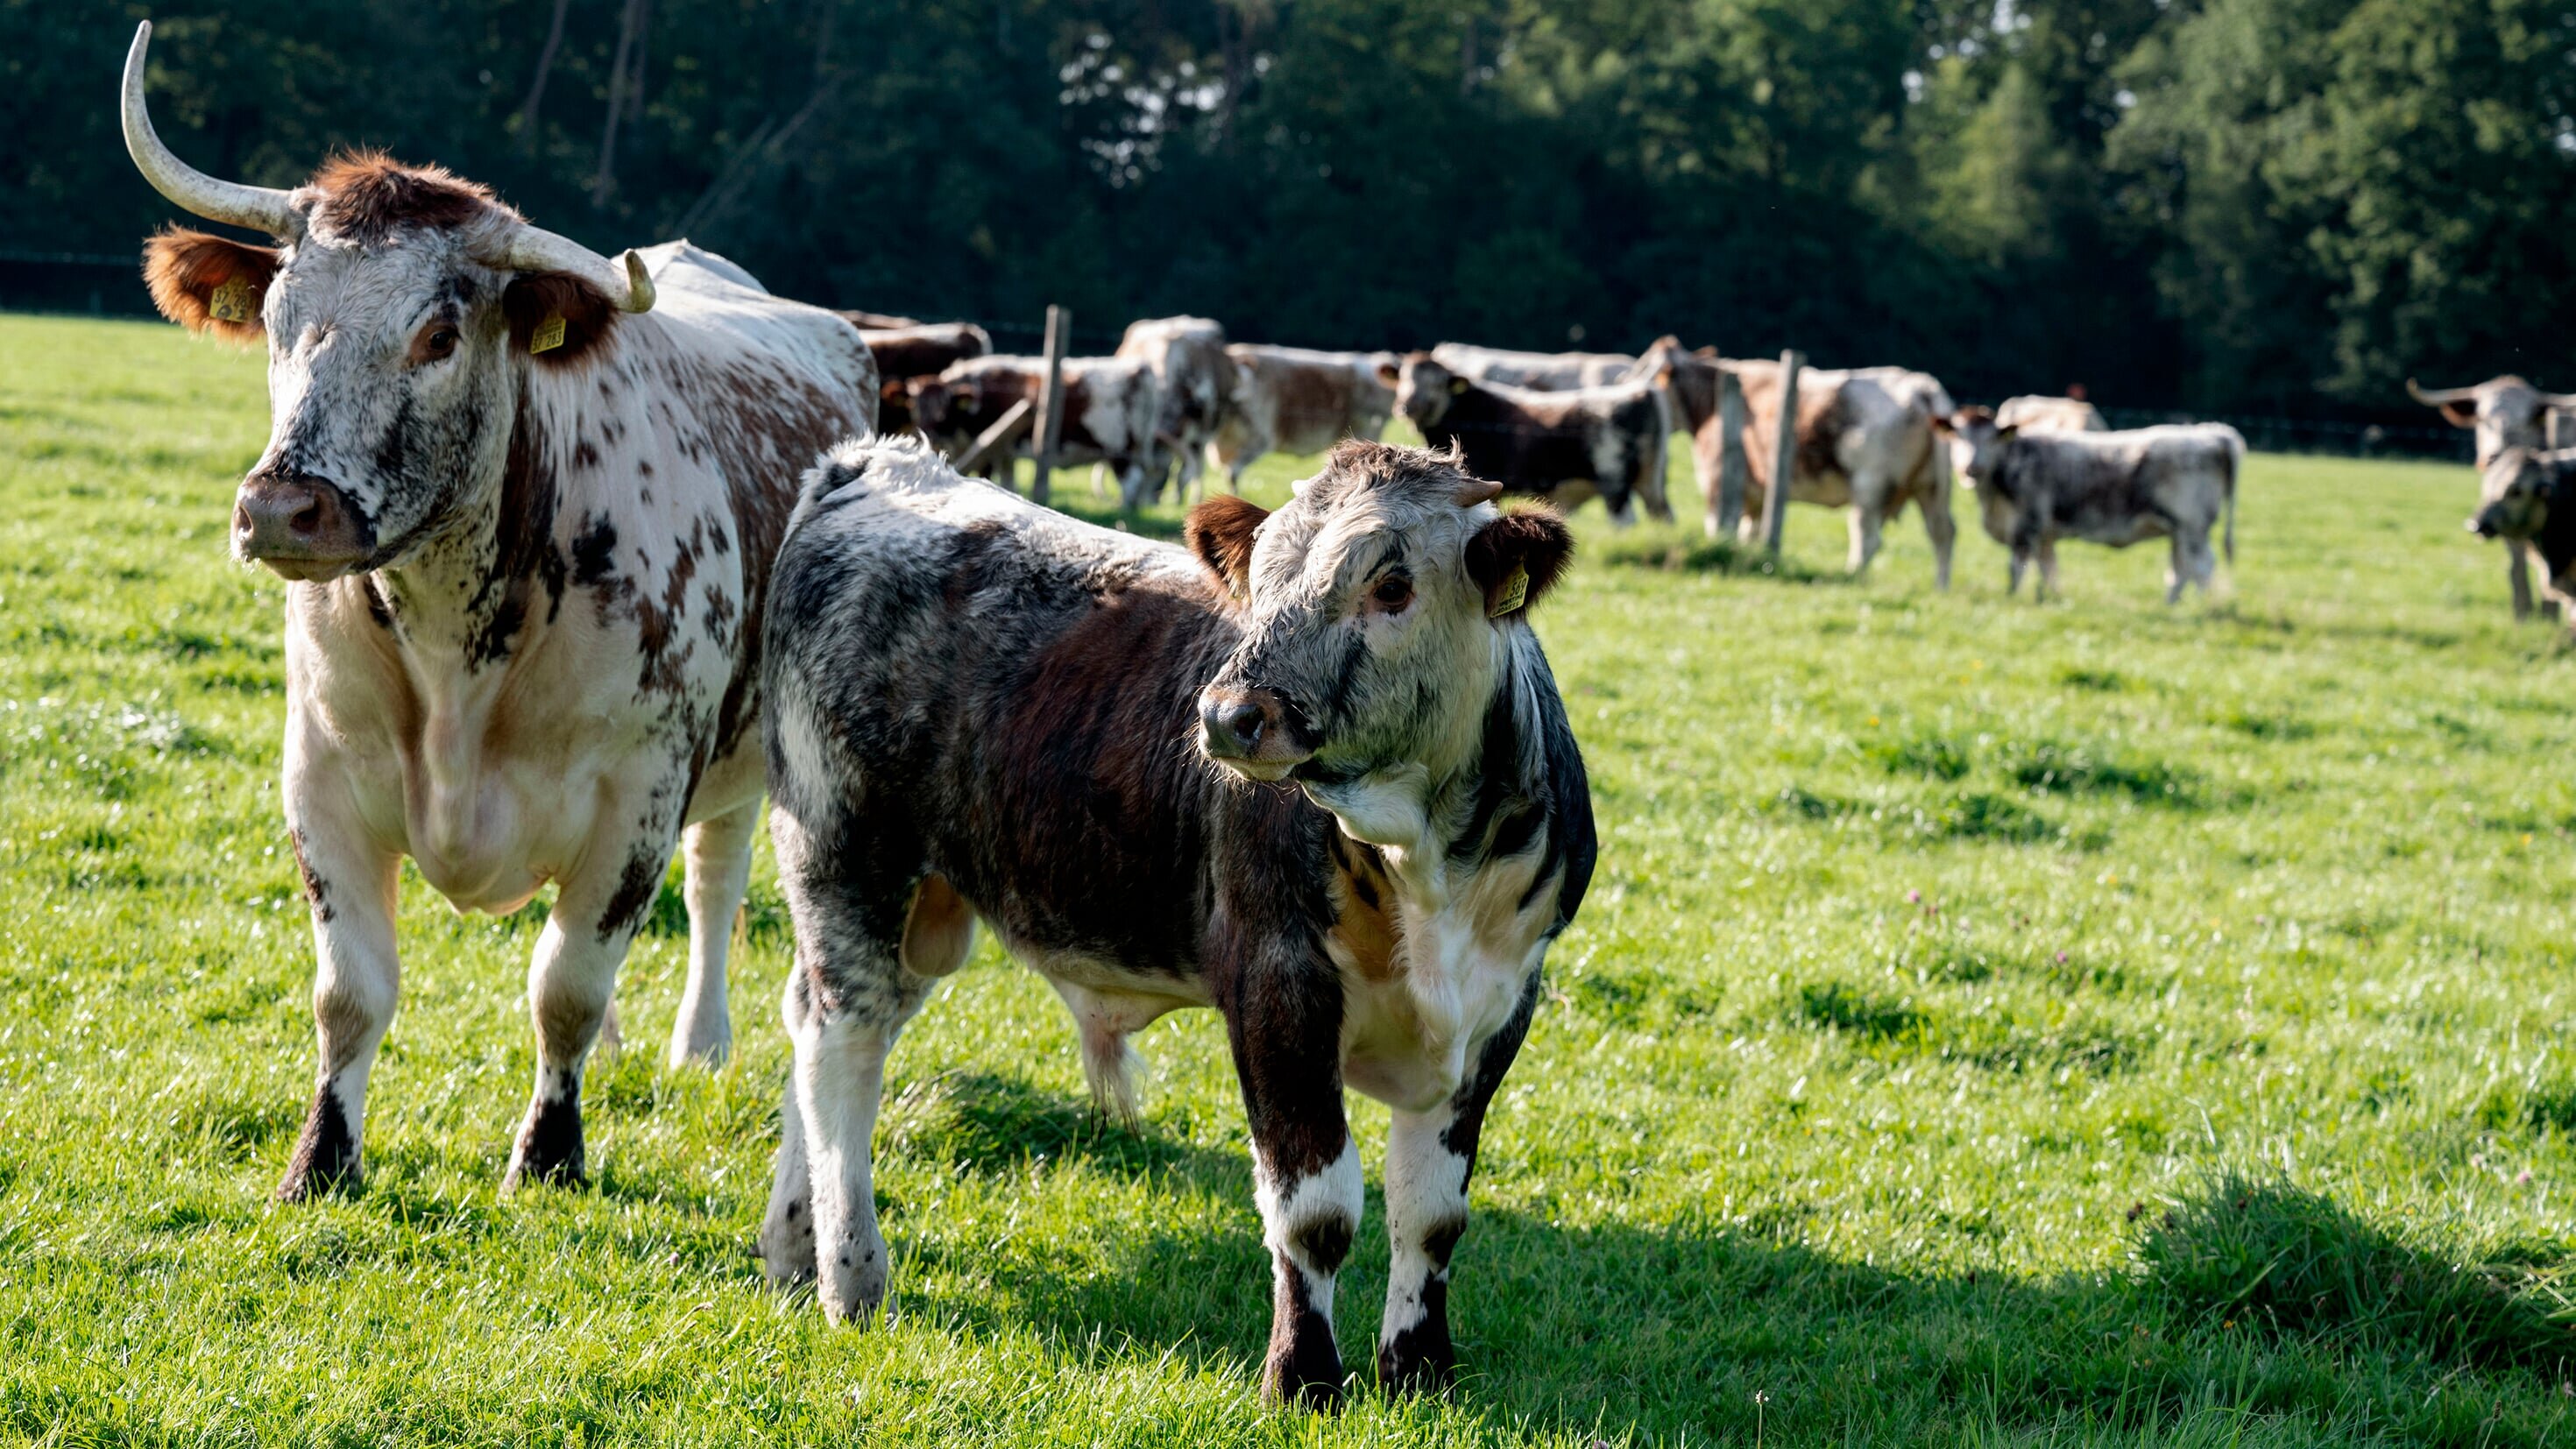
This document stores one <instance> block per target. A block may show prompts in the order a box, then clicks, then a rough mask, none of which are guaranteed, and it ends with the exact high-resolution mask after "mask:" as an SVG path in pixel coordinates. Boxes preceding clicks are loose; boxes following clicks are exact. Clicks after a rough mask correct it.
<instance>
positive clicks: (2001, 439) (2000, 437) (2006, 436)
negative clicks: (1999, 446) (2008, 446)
mask: <svg viewBox="0 0 2576 1449" xmlns="http://www.w3.org/2000/svg"><path fill="white" fill-rule="evenodd" d="M2020 436H2021V424H2019V423H2015V424H2013V425H2012V426H2011V427H2008V428H1997V429H1995V441H1996V442H1998V443H2009V442H2011V441H2012V440H2013V439H2015V438H2018V437H2020Z"/></svg>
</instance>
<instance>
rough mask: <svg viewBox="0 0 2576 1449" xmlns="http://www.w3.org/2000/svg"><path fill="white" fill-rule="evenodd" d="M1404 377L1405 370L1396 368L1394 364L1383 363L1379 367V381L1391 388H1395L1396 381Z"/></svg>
mask: <svg viewBox="0 0 2576 1449" xmlns="http://www.w3.org/2000/svg"><path fill="white" fill-rule="evenodd" d="M1403 376H1404V369H1403V368H1401V367H1398V366H1396V365H1395V364H1394V363H1392V362H1381V363H1379V364H1378V365H1377V380H1378V381H1380V382H1382V383H1385V384H1386V385H1387V386H1389V387H1393V386H1394V385H1395V384H1396V381H1397V380H1398V379H1400V378H1402V377H1403Z"/></svg>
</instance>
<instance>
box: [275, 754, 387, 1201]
mask: <svg viewBox="0 0 2576 1449" xmlns="http://www.w3.org/2000/svg"><path fill="white" fill-rule="evenodd" d="M304 773H305V772H304V771H302V770H301V769H299V768H298V766H297V763H296V758H295V756H294V755H293V754H292V753H290V756H289V760H288V768H287V787H286V792H287V831H288V838H289V839H290V840H291V841H292V843H293V845H294V847H295V863H296V866H297V868H298V869H299V870H300V871H301V872H302V874H303V877H304V895H305V901H306V905H307V907H308V909H309V910H310V912H311V914H312V918H313V949H314V973H313V1027H314V1035H315V1038H316V1041H317V1044H318V1046H319V1047H320V1050H321V1068H320V1071H319V1073H318V1075H317V1079H316V1081H315V1084H314V1088H313V1105H312V1106H311V1107H310V1108H309V1109H308V1110H307V1111H306V1112H305V1114H304V1130H303V1131H302V1132H301V1133H299V1134H297V1136H296V1139H295V1152H294V1155H293V1156H291V1157H289V1158H288V1159H287V1164H286V1176H285V1177H284V1178H283V1179H281V1180H280V1181H279V1182H278V1185H277V1195H278V1198H279V1199H280V1200H281V1201H285V1202H300V1201H302V1200H304V1199H305V1198H308V1197H311V1196H313V1195H314V1194H316V1193H320V1192H326V1191H329V1190H330V1189H331V1188H332V1187H334V1186H336V1185H338V1184H341V1183H354V1182H355V1181H356V1180H357V1179H358V1176H359V1173H360V1170H361V1169H360V1151H359V1149H360V1146H361V1145H362V1143H363V1142H364V1141H365V1132H364V1128H365V1122H366V1109H367V1073H368V1072H369V1071H370V1070H371V1069H372V1068H373V1067H374V1066H375V1063H376V1048H377V1047H378V1046H379V1045H380V1044H381V1043H382V1042H383V1041H384V1038H385V1028H386V1027H387V1026H389V1025H391V1024H392V1022H393V1018H394V1002H395V999H396V997H397V995H398V994H399V991H400V987H401V982H402V972H401V967H400V963H399V961H398V959H397V957H396V955H395V951H394V882H395V877H396V875H397V873H398V872H399V870H400V868H401V864H402V858H401V857H400V856H399V855H397V854H395V853H394V852H392V851H390V850H385V849H381V848H379V847H377V846H375V845H373V844H371V843H369V842H368V841H367V840H366V839H365V838H364V837H363V836H362V835H361V834H360V832H359V831H358V830H357V828H356V824H355V816H354V813H353V812H350V811H346V810H342V809H336V808H333V806H334V805H336V804H344V803H345V802H336V801H335V802H330V803H324V802H321V801H317V800H315V799H313V798H312V797H311V795H310V794H309V793H308V791H307V790H306V789H305V788H304V785H305V782H304V781H303V780H302V779H300V778H299V777H301V776H302V775H303V774H304Z"/></svg>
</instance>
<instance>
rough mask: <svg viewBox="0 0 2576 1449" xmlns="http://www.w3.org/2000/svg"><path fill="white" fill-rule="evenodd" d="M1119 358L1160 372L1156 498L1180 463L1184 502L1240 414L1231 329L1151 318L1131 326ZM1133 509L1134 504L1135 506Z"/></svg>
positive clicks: (1153, 465)
mask: <svg viewBox="0 0 2576 1449" xmlns="http://www.w3.org/2000/svg"><path fill="white" fill-rule="evenodd" d="M1115 355H1116V356H1119V357H1123V358H1126V359H1128V360H1130V361H1134V362H1141V363H1144V364H1145V365H1146V366H1147V367H1149V368H1152V369H1153V372H1154V390H1155V393H1156V398H1155V407H1154V456H1153V458H1152V460H1151V461H1150V462H1149V463H1148V465H1147V471H1148V472H1150V473H1151V474H1152V475H1153V482H1152V487H1153V499H1148V500H1146V501H1148V502H1151V501H1154V499H1159V498H1161V497H1162V494H1163V483H1164V481H1165V479H1166V477H1167V476H1168V475H1169V473H1170V471H1171V466H1172V464H1173V462H1175V461H1178V462H1179V464H1180V494H1181V501H1182V502H1184V503H1186V502H1188V501H1189V498H1190V490H1191V488H1192V487H1193V486H1194V485H1197V484H1198V483H1199V473H1200V469H1201V467H1202V463H1201V461H1200V460H1201V456H1202V455H1203V454H1204V453H1205V452H1206V451H1207V446H1208V444H1209V443H1211V442H1213V441H1215V439H1216V435H1217V430H1218V429H1219V428H1222V427H1224V426H1225V420H1226V417H1227V415H1228V414H1230V413H1232V412H1233V411H1234V380H1235V369H1234V360H1233V359H1232V358H1229V357H1227V356H1226V352H1225V329H1224V328H1223V327H1221V326H1219V325H1217V324H1216V323H1214V322H1212V321H1209V320H1208V319H1207V318H1205V317H1149V318H1146V319H1144V320H1142V321H1137V322H1130V323H1128V324H1127V331H1126V333H1125V334H1124V335H1122V336H1121V337H1120V338H1119V339H1118V351H1117V353H1116V354H1115ZM1131 506H1132V505H1131Z"/></svg>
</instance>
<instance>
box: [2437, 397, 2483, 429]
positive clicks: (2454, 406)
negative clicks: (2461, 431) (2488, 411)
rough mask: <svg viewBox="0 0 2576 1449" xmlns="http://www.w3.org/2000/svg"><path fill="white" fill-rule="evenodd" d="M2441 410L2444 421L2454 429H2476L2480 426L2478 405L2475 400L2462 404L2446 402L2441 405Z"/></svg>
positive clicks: (2461, 402)
mask: <svg viewBox="0 0 2576 1449" xmlns="http://www.w3.org/2000/svg"><path fill="white" fill-rule="evenodd" d="M2439 410H2440V412H2441V414H2442V421H2444V422H2446V423H2449V424H2450V425H2451V426H2452V427H2455V428H2474V427H2476V426H2477V425H2478V404H2477V400H2476V399H2475V398H2470V399H2466V400H2463V401H2460V402H2446V403H2443V404H2441V405H2440V409H2439Z"/></svg>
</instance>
